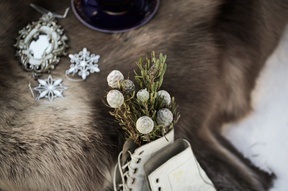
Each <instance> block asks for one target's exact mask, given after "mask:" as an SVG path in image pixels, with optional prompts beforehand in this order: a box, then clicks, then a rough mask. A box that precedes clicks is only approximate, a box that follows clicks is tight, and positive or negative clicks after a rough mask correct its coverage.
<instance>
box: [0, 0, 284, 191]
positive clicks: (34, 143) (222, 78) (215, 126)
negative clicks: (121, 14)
mask: <svg viewBox="0 0 288 191" xmlns="http://www.w3.org/2000/svg"><path fill="white" fill-rule="evenodd" d="M32 2H33V3H35V4H37V5H39V6H41V7H44V8H46V9H48V10H51V11H53V12H56V13H59V14H62V13H63V12H64V10H65V9H66V8H67V7H69V6H70V1H68V0H61V1H59V0H50V1H41V0H35V1H32ZM30 3H31V1H29V0H13V1H10V0H1V2H0V190H1V189H2V190H4V191H18V190H19V191H20V190H21V191H56V190H57V191H59V190H63V191H76V190H81V191H90V190H95V191H104V190H112V187H111V182H112V175H111V172H112V168H113V167H114V165H115V162H116V158H117V155H118V153H119V151H120V150H121V148H122V144H123V142H124V136H123V132H122V131H121V130H120V128H119V127H118V125H117V124H116V123H115V122H114V120H113V118H112V117H111V116H109V115H108V111H109V109H108V108H107V107H105V106H104V104H103V103H102V99H103V98H104V96H105V90H107V89H108V86H107V82H106V76H107V74H108V73H109V72H110V71H111V70H112V69H118V70H121V71H122V72H123V73H124V74H126V75H128V74H129V72H130V73H132V71H133V69H135V67H136V65H135V61H136V60H137V59H138V57H139V56H140V55H143V54H145V53H146V52H149V51H153V50H154V51H156V52H157V53H160V52H163V53H164V54H167V55H168V70H167V74H166V78H165V81H164V84H163V86H164V89H166V90H168V91H169V92H170V93H171V94H172V95H174V96H175V98H176V101H177V103H178V104H179V111H180V113H181V119H180V121H179V123H178V125H177V127H176V128H175V133H176V137H177V138H179V137H181V138H185V139H187V140H189V141H190V143H191V145H192V147H193V150H194V152H195V155H196V157H197V159H198V161H199V163H200V164H201V165H202V167H203V169H205V171H206V172H207V174H208V176H209V177H210V178H211V180H212V181H213V183H214V184H215V186H216V188H217V190H219V191H263V190H267V189H268V187H269V185H270V180H271V178H272V177H270V176H268V175H267V174H265V173H263V172H261V171H259V170H258V169H256V168H254V167H252V166H251V165H250V163H249V161H247V160H245V159H243V157H242V156H241V155H240V154H239V153H237V152H236V150H235V149H234V148H233V147H232V146H231V145H230V144H229V143H228V142H227V141H226V140H225V139H223V137H221V136H220V135H219V130H220V128H221V125H222V124H223V123H226V122H228V121H232V120H237V119H239V118H241V117H243V116H244V115H246V114H247V113H248V112H249V110H250V109H251V108H250V93H251V90H252V89H253V88H254V85H255V79H256V78H257V76H258V74H259V72H260V71H261V68H262V67H263V64H264V62H265V60H266V59H267V57H268V56H269V55H270V54H271V52H272V51H273V49H274V48H275V46H276V45H277V43H278V40H279V38H280V36H281V34H282V31H283V29H284V27H285V25H286V23H287V20H288V11H287V10H288V1H287V0H274V1H271V0H265V1H264V0H178V1H173V0H162V2H161V6H160V9H159V11H158V13H157V15H156V16H155V18H154V19H153V20H152V21H151V22H149V23H148V24H147V25H145V26H143V27H142V28H140V29H137V30H133V31H131V32H127V33H123V34H104V33H100V32H96V31H93V30H91V29H89V28H86V27H85V26H84V25H82V24H81V23H80V22H79V21H78V20H77V19H76V17H75V16H74V15H73V13H72V12H70V13H69V14H68V16H67V18H65V19H59V20H58V23H59V24H61V25H62V26H63V28H64V29H65V33H66V34H67V36H68V37H69V42H68V44H69V49H68V51H67V52H68V53H70V54H74V53H78V52H79V51H80V50H82V49H83V48H84V47H87V48H88V49H89V50H90V51H91V52H93V53H96V54H99V55H101V59H100V62H99V67H100V69H101V72H100V73H97V74H94V75H91V76H89V78H88V79H87V80H86V81H83V82H71V81H68V80H65V77H64V72H65V70H67V69H68V68H69V65H70V63H69V58H68V57H62V58H61V61H60V63H59V64H58V65H57V67H56V69H55V70H54V71H52V74H53V76H54V77H55V78H63V79H64V82H63V84H65V86H67V87H69V89H68V90H66V91H65V93H64V96H65V98H63V99H55V100H54V101H53V102H49V101H44V100H40V101H35V99H33V97H32V95H31V92H30V90H29V88H28V84H29V83H31V85H32V86H36V85H37V82H36V81H35V80H33V79H32V77H31V76H30V75H29V73H27V72H25V71H24V70H23V69H22V68H21V67H20V65H19V61H18V60H17V59H16V58H15V52H16V49H15V48H14V47H13V44H15V42H16V40H15V39H16V37H17V36H18V31H19V30H21V29H22V28H23V27H25V26H26V25H27V24H28V23H31V22H32V21H37V20H38V19H39V17H40V16H41V14H39V13H38V12H36V11H35V10H34V9H32V8H31V7H30V6H29V4H30ZM43 77H47V76H45V75H44V76H43Z"/></svg>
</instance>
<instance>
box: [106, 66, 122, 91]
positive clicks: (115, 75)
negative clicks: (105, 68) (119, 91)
mask: <svg viewBox="0 0 288 191" xmlns="http://www.w3.org/2000/svg"><path fill="white" fill-rule="evenodd" d="M123 79H124V76H123V74H122V73H121V72H120V71H119V70H113V71H112V72H110V73H109V74H108V76H107V82H108V85H109V86H110V87H111V88H118V84H119V82H120V81H122V80H123Z"/></svg>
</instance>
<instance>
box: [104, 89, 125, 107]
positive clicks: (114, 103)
mask: <svg viewBox="0 0 288 191" xmlns="http://www.w3.org/2000/svg"><path fill="white" fill-rule="evenodd" d="M107 102H108V104H109V105H110V107H112V108H118V107H121V105H122V104H123V103H124V96H123V94H122V93H121V92H120V91H118V90H110V91H109V92H108V94H107Z"/></svg>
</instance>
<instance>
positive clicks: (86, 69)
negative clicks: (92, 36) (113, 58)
mask: <svg viewBox="0 0 288 191" xmlns="http://www.w3.org/2000/svg"><path fill="white" fill-rule="evenodd" d="M69 58H70V62H71V63H72V64H71V65H70V69H69V70H67V71H66V74H67V75H68V74H72V75H75V74H78V75H79V76H80V77H81V78H82V79H83V80H85V79H86V78H87V76H89V75H90V74H92V73H95V72H100V69H99V67H98V64H97V63H98V61H99V58H100V56H99V55H95V54H91V53H90V52H89V51H88V50H87V48H83V50H82V51H80V52H79V53H78V54H69Z"/></svg>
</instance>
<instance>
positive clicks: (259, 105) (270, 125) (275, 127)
mask: <svg viewBox="0 0 288 191" xmlns="http://www.w3.org/2000/svg"><path fill="white" fill-rule="evenodd" d="M266 64H267V65H266V67H265V68H264V70H263V71H262V73H261V75H260V77H259V79H258V81H257V86H256V88H255V90H254V91H253V93H252V106H253V108H254V111H253V112H252V113H251V114H250V115H248V116H247V117H246V118H244V119H243V120H241V121H239V122H238V123H233V124H227V125H225V127H224V128H223V135H224V136H226V137H227V138H228V139H229V140H230V141H231V142H232V144H233V145H234V146H235V147H236V148H237V149H238V150H239V151H240V152H242V153H243V154H244V156H245V157H247V158H249V159H250V160H251V161H252V162H253V163H254V164H255V165H256V166H258V167H259V168H261V169H263V170H265V171H267V172H269V173H274V174H275V175H276V176H277V178H276V179H275V181H274V185H273V188H271V189H270V191H287V190H288V27H287V29H286V32H285V33H284V35H283V37H282V40H281V42H280V44H279V46H278V48H277V49H276V50H275V52H274V53H273V54H272V55H271V56H270V58H269V59H268V61H267V63H266Z"/></svg>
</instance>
